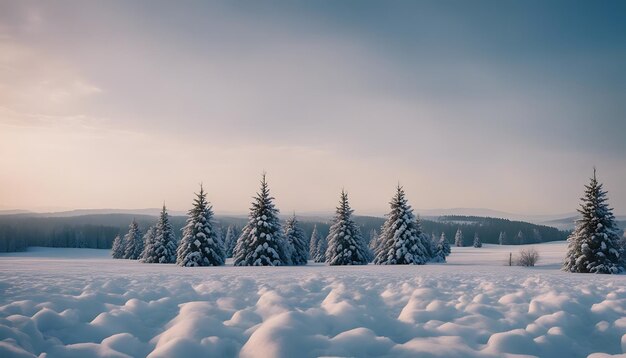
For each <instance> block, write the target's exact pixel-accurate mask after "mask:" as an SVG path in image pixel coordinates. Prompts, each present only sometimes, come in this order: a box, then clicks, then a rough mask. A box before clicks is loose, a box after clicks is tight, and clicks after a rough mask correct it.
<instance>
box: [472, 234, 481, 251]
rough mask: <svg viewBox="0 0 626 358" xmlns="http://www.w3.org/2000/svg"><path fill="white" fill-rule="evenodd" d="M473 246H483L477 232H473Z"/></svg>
mask: <svg viewBox="0 0 626 358" xmlns="http://www.w3.org/2000/svg"><path fill="white" fill-rule="evenodd" d="M473 245H474V247H475V248H480V247H483V243H482V241H480V236H478V233H475V234H474V244H473Z"/></svg>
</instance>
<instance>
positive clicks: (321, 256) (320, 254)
mask: <svg viewBox="0 0 626 358" xmlns="http://www.w3.org/2000/svg"><path fill="white" fill-rule="evenodd" d="M327 249H328V241H326V238H325V237H323V236H320V238H319V240H317V247H316V248H315V257H313V261H315V262H326V250H327Z"/></svg>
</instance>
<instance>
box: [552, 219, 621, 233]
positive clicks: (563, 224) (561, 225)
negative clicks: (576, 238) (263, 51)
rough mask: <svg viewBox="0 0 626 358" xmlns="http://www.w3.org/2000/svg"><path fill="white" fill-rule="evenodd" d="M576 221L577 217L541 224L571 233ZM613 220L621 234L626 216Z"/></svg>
mask: <svg viewBox="0 0 626 358" xmlns="http://www.w3.org/2000/svg"><path fill="white" fill-rule="evenodd" d="M577 219H578V216H570V217H567V218H563V219H558V220H551V221H546V222H543V223H542V224H543V225H547V226H552V227H555V228H557V229H559V230H565V231H571V230H574V226H575V225H576V220H577ZM615 219H616V221H617V226H618V227H619V228H620V230H621V231H622V232H623V231H624V229H626V216H622V215H620V216H616V217H615Z"/></svg>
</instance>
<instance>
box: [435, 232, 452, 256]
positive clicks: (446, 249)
mask: <svg viewBox="0 0 626 358" xmlns="http://www.w3.org/2000/svg"><path fill="white" fill-rule="evenodd" d="M438 245H439V246H441V250H442V251H443V253H444V255H445V256H449V255H450V253H451V252H452V250H451V249H450V243H449V242H448V238H447V237H446V233H445V232H442V233H441V236H440V237H439V243H438Z"/></svg>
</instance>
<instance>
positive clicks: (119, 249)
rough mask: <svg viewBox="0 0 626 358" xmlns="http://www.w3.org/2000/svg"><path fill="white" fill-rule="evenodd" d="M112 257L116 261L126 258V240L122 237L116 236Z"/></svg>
mask: <svg viewBox="0 0 626 358" xmlns="http://www.w3.org/2000/svg"><path fill="white" fill-rule="evenodd" d="M111 256H112V257H113V258H114V259H123V258H124V240H123V239H122V237H121V236H120V235H117V236H115V239H113V246H112V247H111Z"/></svg>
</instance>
